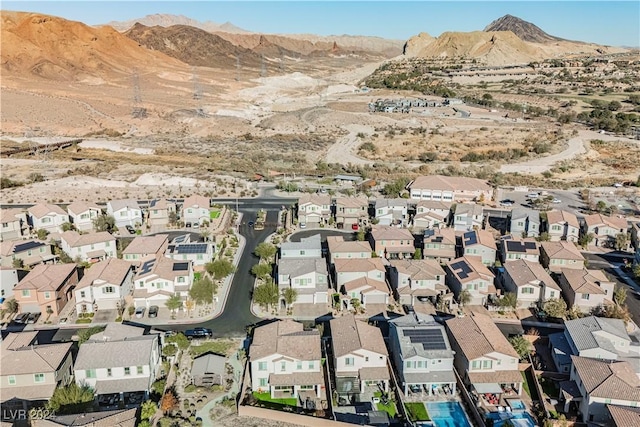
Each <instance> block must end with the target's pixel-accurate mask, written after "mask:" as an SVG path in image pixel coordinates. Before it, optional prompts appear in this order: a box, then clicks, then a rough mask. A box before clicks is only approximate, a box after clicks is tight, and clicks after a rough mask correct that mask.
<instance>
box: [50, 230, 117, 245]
mask: <svg viewBox="0 0 640 427" xmlns="http://www.w3.org/2000/svg"><path fill="white" fill-rule="evenodd" d="M60 238H61V239H62V240H64V241H65V242H67V244H68V245H69V246H71V247H72V248H77V247H81V246H87V245H94V244H96V243H104V242H114V247H115V241H116V238H115V237H113V236H112V235H111V234H110V233H108V232H106V231H100V232H97V233H87V234H80V233H78V232H77V231H73V230H69V231H65V232H64V233H62V234H61V235H60Z"/></svg>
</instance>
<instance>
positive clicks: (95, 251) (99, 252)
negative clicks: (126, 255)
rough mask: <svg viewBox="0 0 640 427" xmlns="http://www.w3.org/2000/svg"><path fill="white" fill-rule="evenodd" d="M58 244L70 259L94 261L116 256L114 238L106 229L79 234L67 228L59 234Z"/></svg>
mask: <svg viewBox="0 0 640 427" xmlns="http://www.w3.org/2000/svg"><path fill="white" fill-rule="evenodd" d="M60 246H61V248H62V250H63V251H65V253H67V255H69V256H70V257H71V259H80V261H82V262H96V261H100V260H104V259H107V258H116V257H117V256H118V251H117V248H116V238H115V237H114V236H113V235H112V234H111V233H108V232H106V231H100V232H97V233H88V234H80V233H78V232H77V231H73V230H69V231H65V232H64V233H62V234H61V235H60Z"/></svg>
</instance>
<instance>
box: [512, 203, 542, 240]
mask: <svg viewBox="0 0 640 427" xmlns="http://www.w3.org/2000/svg"><path fill="white" fill-rule="evenodd" d="M509 222H510V227H509V230H511V234H513V235H514V236H522V237H538V236H539V235H540V211H537V210H534V209H529V208H514V209H513V210H512V211H511V214H510V215H509Z"/></svg>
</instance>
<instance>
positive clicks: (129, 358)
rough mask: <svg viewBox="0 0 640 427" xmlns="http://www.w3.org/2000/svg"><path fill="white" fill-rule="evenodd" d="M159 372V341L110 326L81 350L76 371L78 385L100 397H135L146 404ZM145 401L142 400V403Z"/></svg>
mask: <svg viewBox="0 0 640 427" xmlns="http://www.w3.org/2000/svg"><path fill="white" fill-rule="evenodd" d="M159 370H160V340H159V337H158V335H157V334H149V335H145V334H144V328H138V327H135V326H128V325H123V324H121V323H108V324H107V327H106V329H105V330H104V331H102V332H99V333H97V334H94V335H92V336H91V337H90V338H89V340H88V341H86V342H84V343H83V344H82V345H81V346H80V349H79V350H78V356H77V357H76V363H75V367H74V374H75V381H76V384H78V385H81V384H88V385H89V386H91V387H92V388H93V389H94V390H95V392H96V395H97V396H98V400H100V395H113V394H116V395H119V396H120V399H119V400H120V401H122V400H124V399H125V398H127V397H128V396H130V395H132V394H135V395H138V396H140V397H142V399H143V400H146V399H147V398H148V396H149V391H150V389H151V385H152V384H153V383H154V381H155V380H156V377H157V375H158V373H159ZM141 401H142V400H141Z"/></svg>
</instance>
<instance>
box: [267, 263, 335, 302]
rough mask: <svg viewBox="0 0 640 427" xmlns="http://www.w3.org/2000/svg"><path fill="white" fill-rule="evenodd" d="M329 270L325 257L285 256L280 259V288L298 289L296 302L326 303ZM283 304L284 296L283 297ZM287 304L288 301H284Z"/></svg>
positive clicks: (281, 289) (281, 290) (282, 289)
mask: <svg viewBox="0 0 640 427" xmlns="http://www.w3.org/2000/svg"><path fill="white" fill-rule="evenodd" d="M328 285H329V272H328V271H327V262H326V261H325V260H324V258H284V259H280V261H278V288H279V289H280V294H282V292H283V291H284V290H285V289H288V288H291V289H295V290H296V291H297V295H298V296H297V298H296V301H295V302H294V304H295V303H309V304H326V303H327V301H328V292H329V290H328V289H329V287H328ZM281 300H282V301H281V304H282V303H283V302H284V298H283V297H281ZM284 303H285V305H286V302H284Z"/></svg>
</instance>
